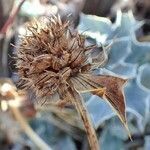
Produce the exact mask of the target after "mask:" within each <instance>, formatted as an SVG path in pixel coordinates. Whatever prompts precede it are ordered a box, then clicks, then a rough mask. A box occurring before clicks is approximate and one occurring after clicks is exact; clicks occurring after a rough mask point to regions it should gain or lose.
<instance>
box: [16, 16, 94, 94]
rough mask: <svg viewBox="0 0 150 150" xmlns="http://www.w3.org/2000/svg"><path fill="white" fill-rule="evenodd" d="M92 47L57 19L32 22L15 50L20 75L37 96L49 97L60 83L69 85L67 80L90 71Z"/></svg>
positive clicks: (67, 24) (68, 24)
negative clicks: (86, 44)
mask: <svg viewBox="0 0 150 150" xmlns="http://www.w3.org/2000/svg"><path fill="white" fill-rule="evenodd" d="M92 48H93V46H85V37H84V36H83V35H79V34H78V33H77V32H74V33H72V32H71V30H70V23H69V22H68V21H66V22H63V23H62V21H61V20H60V18H59V16H58V17H55V16H53V17H51V18H44V19H42V20H41V19H39V20H36V21H35V20H34V21H32V22H30V23H29V24H28V25H27V34H26V35H25V36H24V37H22V38H21V42H20V46H19V48H18V49H17V58H18V59H17V68H18V73H19V76H20V78H21V79H22V80H24V81H25V82H26V84H24V85H25V86H26V87H32V88H33V89H34V90H35V91H36V93H37V96H42V97H44V96H49V95H52V94H54V93H55V92H58V91H59V88H60V86H62V85H63V84H65V85H67V86H68V85H69V83H70V82H69V80H70V78H73V77H75V76H76V75H77V74H79V73H83V72H84V73H85V72H89V70H90V68H91V64H90V62H91V61H90V57H89V56H90V51H91V50H92Z"/></svg>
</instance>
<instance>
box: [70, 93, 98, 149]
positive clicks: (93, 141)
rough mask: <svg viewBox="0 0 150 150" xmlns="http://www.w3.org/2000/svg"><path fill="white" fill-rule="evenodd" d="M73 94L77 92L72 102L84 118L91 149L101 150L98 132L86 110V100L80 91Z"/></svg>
mask: <svg viewBox="0 0 150 150" xmlns="http://www.w3.org/2000/svg"><path fill="white" fill-rule="evenodd" d="M73 94H75V95H74V99H72V103H73V104H74V106H75V108H76V110H77V111H78V113H79V115H80V116H81V119H82V121H83V124H84V127H85V131H86V133H87V137H88V140H89V145H90V148H91V150H100V147H99V143H98V140H97V136H96V132H95V129H94V128H93V125H92V123H91V119H90V117H89V115H88V112H87V110H86V106H85V104H84V101H83V99H82V97H81V96H80V95H78V93H73Z"/></svg>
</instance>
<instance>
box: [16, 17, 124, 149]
mask: <svg viewBox="0 0 150 150" xmlns="http://www.w3.org/2000/svg"><path fill="white" fill-rule="evenodd" d="M85 40H86V38H85V37H84V36H83V35H79V34H78V33H77V32H74V33H72V32H71V29H70V23H69V22H68V21H66V22H64V23H62V21H61V20H60V18H59V17H55V16H53V17H51V18H49V19H48V18H45V19H43V20H36V21H32V22H31V23H29V24H28V25H27V35H26V36H24V37H22V38H21V43H20V46H19V48H18V49H17V56H18V59H17V68H18V73H19V76H20V77H21V79H22V80H23V81H24V82H25V83H24V86H25V88H29V87H30V88H32V89H34V90H35V91H36V95H37V96H39V97H42V99H43V98H45V97H49V100H59V102H60V103H61V102H63V103H64V104H68V103H69V104H70V103H71V104H73V105H74V106H75V107H76V109H77V110H78V112H79V113H80V115H81V118H82V120H83V122H84V125H85V128H86V132H87V135H88V138H89V142H90V146H91V149H93V150H96V149H98V146H97V145H98V142H97V139H96V134H95V131H94V129H93V128H91V124H90V120H89V117H88V116H87V114H86V113H87V112H86V109H85V107H84V103H83V101H82V98H81V96H80V94H79V93H80V92H87V91H89V92H92V93H93V94H96V95H99V96H101V97H104V98H106V99H107V101H108V102H109V103H110V104H111V106H112V107H113V108H114V109H115V110H116V111H117V113H118V115H119V117H120V119H121V120H122V122H123V123H124V124H126V118H125V103H124V96H123V92H122V86H123V84H124V83H125V82H126V80H124V79H121V78H118V77H112V76H102V75H99V76H98V75H94V74H93V73H92V71H93V69H95V68H97V67H99V66H101V64H103V62H104V61H105V58H107V57H106V52H105V49H104V50H103V52H100V53H99V54H98V55H97V57H94V58H93V57H92V50H93V48H94V47H95V46H93V45H92V46H91V45H90V46H85ZM102 58H103V59H102ZM43 102H45V101H44V100H43ZM89 126H90V127H89ZM91 140H92V141H91Z"/></svg>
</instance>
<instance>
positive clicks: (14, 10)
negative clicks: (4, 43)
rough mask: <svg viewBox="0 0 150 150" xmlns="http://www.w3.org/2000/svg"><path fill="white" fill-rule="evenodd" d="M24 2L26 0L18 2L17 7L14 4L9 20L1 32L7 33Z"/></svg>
mask: <svg viewBox="0 0 150 150" xmlns="http://www.w3.org/2000/svg"><path fill="white" fill-rule="evenodd" d="M24 2H25V0H22V1H20V3H19V4H18V6H17V8H16V6H14V7H13V8H12V10H11V13H10V15H9V17H8V19H7V21H6V22H5V24H4V25H3V27H2V29H1V30H0V34H5V33H6V32H7V30H8V28H9V27H10V25H12V23H13V21H14V20H15V17H16V16H17V14H18V12H19V10H20V8H21V6H22V5H23V3H24Z"/></svg>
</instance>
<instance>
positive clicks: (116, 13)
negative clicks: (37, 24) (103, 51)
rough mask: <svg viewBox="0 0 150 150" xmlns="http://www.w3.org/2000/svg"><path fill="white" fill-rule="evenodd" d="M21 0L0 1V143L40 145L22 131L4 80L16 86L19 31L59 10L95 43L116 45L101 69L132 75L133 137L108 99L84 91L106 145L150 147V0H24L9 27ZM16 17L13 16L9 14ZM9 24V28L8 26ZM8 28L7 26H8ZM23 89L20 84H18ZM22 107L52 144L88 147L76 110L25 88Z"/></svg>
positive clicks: (24, 149) (56, 149) (65, 148)
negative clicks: (42, 99) (46, 100)
mask: <svg viewBox="0 0 150 150" xmlns="http://www.w3.org/2000/svg"><path fill="white" fill-rule="evenodd" d="M19 3H20V0H1V1H0V101H1V110H0V149H2V150H8V149H11V150H28V149H29V150H30V149H31V150H35V149H37V145H36V144H35V143H33V142H32V141H31V140H30V138H29V137H27V136H26V135H25V133H24V132H22V129H21V128H20V126H19V124H18V122H17V121H16V120H15V117H14V116H13V113H12V111H11V109H9V105H8V100H10V99H13V96H12V95H11V94H10V93H7V94H6V95H5V96H3V94H2V93H1V92H2V86H3V85H4V84H5V83H10V84H11V85H12V86H13V89H14V90H16V87H15V86H14V85H16V86H17V81H18V76H17V73H16V69H15V61H14V58H13V57H14V56H15V48H14V47H13V46H11V45H10V43H12V44H14V45H17V44H18V35H23V34H25V28H24V23H26V22H27V21H29V20H31V19H33V18H36V17H40V16H45V15H46V16H51V15H53V14H60V16H61V18H62V20H65V19H66V18H67V19H69V20H71V21H72V25H73V28H75V29H76V30H78V31H79V32H80V33H82V34H84V35H86V36H87V40H88V41H89V42H91V43H94V44H97V45H98V46H100V47H101V44H103V45H108V44H110V43H112V46H111V48H110V50H109V52H108V54H109V55H108V58H109V59H108V62H107V63H106V64H105V66H104V67H103V68H100V69H97V70H95V73H97V74H111V75H116V74H117V75H118V76H122V77H124V78H127V79H128V83H127V85H126V87H125V97H126V111H127V119H128V124H129V128H130V131H131V135H132V137H133V141H130V139H129V138H128V135H127V133H126V131H125V129H124V127H123V126H122V124H121V123H120V121H119V120H118V118H117V117H116V114H115V113H114V112H113V111H112V110H111V108H110V107H109V105H107V104H106V103H105V102H104V100H103V99H101V98H99V97H97V96H92V95H91V94H90V93H87V94H84V95H83V97H84V99H85V101H86V105H87V108H88V111H89V113H90V115H91V118H92V121H93V124H94V127H95V129H96V130H97V135H98V137H100V140H99V143H101V149H102V150H149V149H150V34H149V33H150V20H149V19H150V1H149V0H25V1H24V3H23V5H22V7H21V8H20V11H19V13H18V14H16V16H15V19H13V22H11V23H10V24H9V26H6V27H5V25H6V24H5V23H6V22H7V21H8V18H9V19H10V18H11V17H9V16H10V15H11V14H13V12H14V11H15V10H16V8H17V6H18V4H19ZM10 20H11V19H10ZM5 29H6V30H5ZM4 31H6V32H4ZM18 92H19V89H18ZM19 95H20V96H22V97H23V100H21V101H20V102H19V106H18V107H19V109H20V111H21V113H22V114H23V116H24V117H25V118H26V119H27V121H28V123H29V124H30V126H31V127H32V129H33V130H34V131H35V132H36V134H38V135H39V136H40V137H41V138H42V139H43V141H44V142H45V143H47V144H48V145H50V147H51V148H52V149H53V150H87V149H88V142H87V139H86V134H85V133H84V128H83V125H82V122H81V120H80V119H79V117H78V115H77V113H76V111H75V110H73V109H70V108H65V109H63V110H62V109H60V108H58V107H56V106H55V105H53V104H51V103H47V104H45V105H44V106H42V107H41V106H40V104H37V103H36V98H35V97H34V93H33V92H31V91H29V92H28V93H21V92H19Z"/></svg>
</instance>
